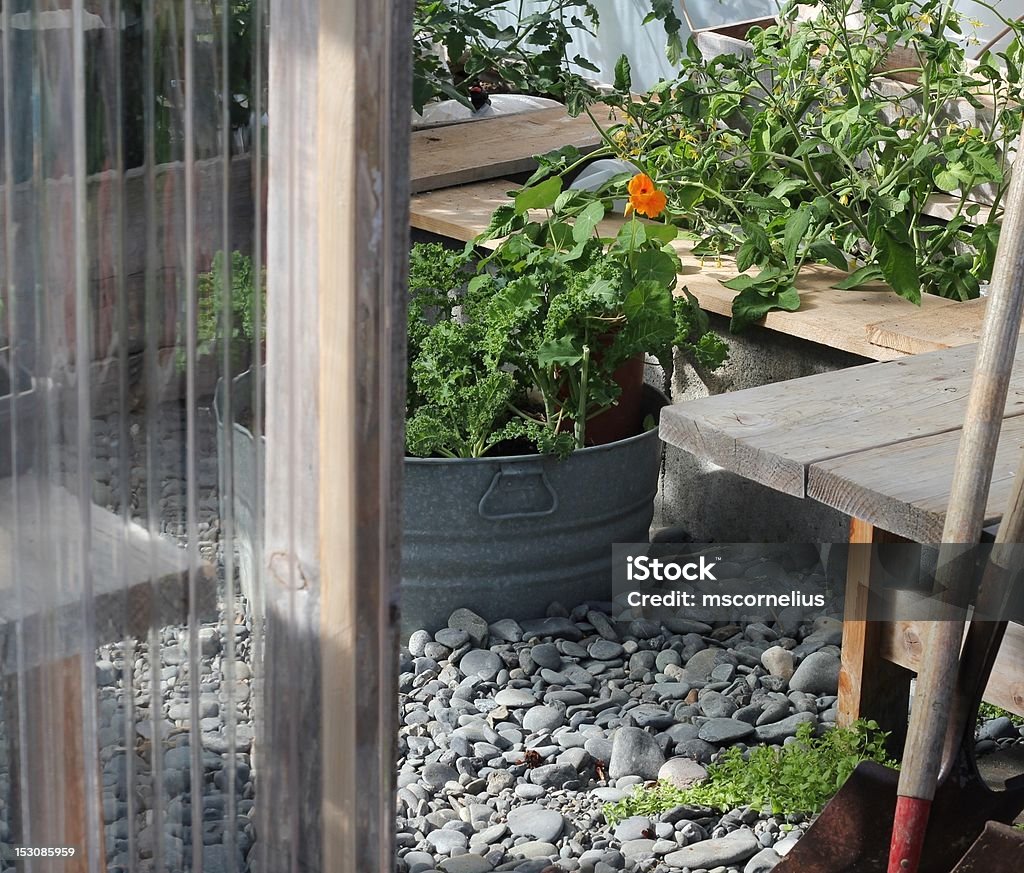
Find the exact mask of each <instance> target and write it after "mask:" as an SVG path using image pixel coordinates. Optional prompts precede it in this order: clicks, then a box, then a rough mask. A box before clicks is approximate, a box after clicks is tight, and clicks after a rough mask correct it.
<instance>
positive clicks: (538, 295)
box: [406, 176, 727, 457]
mask: <svg viewBox="0 0 1024 873" xmlns="http://www.w3.org/2000/svg"><path fill="white" fill-rule="evenodd" d="M630 202H631V204H632V205H634V208H635V209H636V211H638V212H642V213H644V214H646V215H648V216H652V217H653V216H655V215H657V214H658V213H659V212H660V211H661V209H663V208H664V195H662V194H661V192H659V191H657V189H655V188H654V186H653V184H652V183H651V180H650V179H648V178H647V177H640V176H637V177H635V178H634V180H633V181H632V182H631V190H630ZM607 208H608V204H607V203H606V202H605V201H603V200H601V199H600V198H597V197H595V196H594V195H591V194H587V193H584V192H579V191H563V190H562V180H561V178H559V177H558V176H550V177H548V178H546V179H545V180H544V181H542V182H540V183H538V184H537V185H533V186H528V187H526V188H523V189H522V190H520V191H519V192H517V193H516V195H515V199H514V202H513V203H511V204H509V205H508V206H507V207H503V208H501V209H499V210H498V211H497V212H496V213H495V215H494V217H493V219H492V222H491V226H490V227H489V228H488V230H487V231H486V232H485V233H484V234H483V235H482V237H481V238H480V239H478V240H477V241H476V242H484V241H487V240H491V239H501V240H503V241H502V242H500V243H499V244H498V245H497V248H496V249H495V251H494V252H493V253H492V254H491V255H489V256H488V257H487V258H484V259H483V260H482V261H481V262H480V263H479V265H478V267H477V272H476V274H475V275H472V277H471V278H470V276H469V275H468V274H467V270H470V264H471V262H472V261H473V260H474V258H475V256H474V254H473V249H472V246H470V247H468V248H467V251H466V252H464V253H463V255H462V256H461V257H460V256H458V255H455V254H452V253H450V252H446V251H444V250H443V249H441V248H440V247H437V246H435V247H426V248H424V247H417V248H416V249H415V250H414V252H413V255H412V263H411V270H410V290H411V295H412V297H411V302H410V306H409V385H408V403H407V408H406V444H407V449H408V451H409V453H410V454H412V455H416V456H423V457H429V456H432V455H440V456H446V457H480V456H482V455H485V454H487V453H488V452H491V451H492V450H493V449H495V447H497V446H498V445H500V444H502V443H510V442H514V441H517V440H518V441H524V442H525V443H528V444H530V445H532V446H533V447H535V448H536V449H539V450H540V451H541V452H545V453H552V454H557V455H559V456H563V457H564V456H565V455H567V454H569V453H570V452H571V451H572V450H573V449H577V448H582V447H583V446H585V445H587V444H588V443H587V423H588V422H589V421H590V420H591V419H593V418H594V417H595V416H597V415H599V414H600V413H601V412H604V411H605V410H607V409H609V408H610V407H611V406H613V405H614V404H615V403H616V402H617V400H618V398H619V396H620V394H621V391H622V386H621V384H620V383H619V382H618V381H617V373H618V371H619V370H620V367H621V366H622V365H623V364H625V363H626V362H627V361H630V360H632V359H635V358H636V357H637V356H639V355H642V354H644V353H651V354H654V355H657V356H658V357H659V358H660V359H661V360H662V362H663V364H664V365H665V366H666V367H668V366H671V354H672V348H673V346H675V347H677V348H679V349H681V350H682V351H683V352H684V353H686V354H688V355H689V356H690V357H691V358H692V359H693V360H694V361H695V362H696V363H698V364H700V365H702V366H704V367H707V368H709V369H714V368H715V367H717V366H719V365H720V364H721V363H722V361H723V360H724V359H725V357H726V354H727V352H726V349H725V346H724V344H723V343H722V341H721V340H720V339H719V338H718V336H717V335H716V334H714V333H713V332H711V331H710V330H709V327H708V321H707V316H706V315H705V314H704V313H703V312H702V311H701V309H700V307H699V306H698V305H697V303H696V301H695V299H694V298H693V297H692V296H691V295H689V294H688V293H687V292H686V290H685V289H683V290H682V293H681V294H679V295H677V296H673V293H672V292H673V289H674V288H675V285H676V279H677V275H678V272H679V259H678V256H677V255H676V254H675V252H674V250H673V249H672V246H671V242H672V240H674V239H675V236H676V228H675V227H674V226H672V225H666V224H663V223H659V222H653V221H651V222H641V221H639V220H638V219H637V218H636V215H634V217H633V220H631V221H628V222H626V223H625V224H624V225H623V226H622V228H621V229H620V230H619V232H618V233H617V234H616V236H614V237H611V238H606V237H603V236H602V235H601V233H600V230H599V225H600V223H601V221H602V219H603V218H604V216H605V213H606V210H607ZM531 212H535V213H543V214H544V215H545V216H546V217H545V218H543V219H534V218H532V217H531ZM467 280H468V281H467ZM637 424H638V425H639V424H640V423H639V422H637Z"/></svg>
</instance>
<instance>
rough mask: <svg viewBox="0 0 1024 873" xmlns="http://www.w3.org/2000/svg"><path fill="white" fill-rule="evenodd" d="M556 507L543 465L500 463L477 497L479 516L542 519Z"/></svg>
mask: <svg viewBox="0 0 1024 873" xmlns="http://www.w3.org/2000/svg"><path fill="white" fill-rule="evenodd" d="M556 509H558V495H557V494H556V493H555V489H554V488H552V487H551V483H550V482H549V481H548V476H547V473H545V472H544V466H543V465H542V464H502V465H501V467H500V468H499V470H498V472H497V473H495V474H494V478H493V479H491V484H490V487H489V488H488V489H487V491H486V492H485V493H484V496H483V497H481V498H480V505H479V507H478V511H479V513H480V517H481V518H485V519H487V520H488V521H500V520H502V519H506V518H541V517H542V516H545V515H551V513H553V512H554V511H555V510H556Z"/></svg>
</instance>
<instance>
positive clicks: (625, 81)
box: [615, 55, 633, 93]
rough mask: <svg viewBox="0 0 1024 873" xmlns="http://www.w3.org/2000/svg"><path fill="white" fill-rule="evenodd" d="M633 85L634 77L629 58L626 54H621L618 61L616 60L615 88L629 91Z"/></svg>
mask: <svg viewBox="0 0 1024 873" xmlns="http://www.w3.org/2000/svg"><path fill="white" fill-rule="evenodd" d="M632 87H633V79H632V76H631V71H630V66H629V58H627V57H626V56H625V55H619V59H618V61H616V62H615V90H616V91H621V92H623V93H628V92H629V90H630V88H632Z"/></svg>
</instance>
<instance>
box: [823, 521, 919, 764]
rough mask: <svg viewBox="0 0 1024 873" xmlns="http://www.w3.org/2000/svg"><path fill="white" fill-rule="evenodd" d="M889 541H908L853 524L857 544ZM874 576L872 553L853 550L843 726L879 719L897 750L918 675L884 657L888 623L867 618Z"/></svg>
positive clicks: (848, 590)
mask: <svg viewBox="0 0 1024 873" xmlns="http://www.w3.org/2000/svg"><path fill="white" fill-rule="evenodd" d="M884 542H906V541H905V540H904V539H903V538H902V537H897V536H895V535H894V534H890V533H888V532H886V531H883V530H881V529H880V528H877V527H874V526H873V525H871V524H869V523H868V522H865V521H861V520H860V519H856V518H855V519H853V520H852V521H851V522H850V543H851V544H860V543H864V544H871V543H884ZM871 572H872V567H871V550H870V549H866V548H852V549H850V558H849V564H848V567H847V573H846V604H845V608H844V622H843V648H842V666H841V668H840V671H839V712H838V717H837V722H838V723H839V724H840V725H844V726H845V725H849V724H851V723H853V722H855V721H856V720H857V719H860V718H871V719H874V720H875V721H877V722H878V723H879V725H880V726H881V727H882V729H883V730H887V731H890V732H891V734H890V737H889V745H890V748H891V749H892V750H893V751H897V750H899V749H902V748H903V743H904V740H905V739H906V735H907V713H908V709H909V701H910V680H911V678H912V674H911V672H910V671H909V670H906V669H905V668H903V667H901V666H899V665H897V664H893V663H892V662H890V661H887V660H886V659H885V658H884V657H883V655H882V645H881V641H882V639H883V638H884V637H885V635H886V625H885V623H883V622H879V621H866V620H865V617H866V616H867V614H868V598H869V596H870V587H871Z"/></svg>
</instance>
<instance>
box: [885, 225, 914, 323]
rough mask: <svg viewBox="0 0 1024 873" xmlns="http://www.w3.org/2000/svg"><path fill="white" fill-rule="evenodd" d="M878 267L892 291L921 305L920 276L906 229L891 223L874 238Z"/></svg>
mask: <svg viewBox="0 0 1024 873" xmlns="http://www.w3.org/2000/svg"><path fill="white" fill-rule="evenodd" d="M875 247H876V248H877V249H878V266H879V267H880V268H881V270H882V275H883V276H885V281H886V282H888V283H889V285H890V286H891V287H892V290H893V291H895V292H896V293H897V294H899V295H900V297H904V298H906V299H907V300H909V301H910V302H911V303H917V304H919V305H920V303H921V276H920V275H919V273H918V271H917V254H916V252H915V251H914V246H913V244H912V243H911V242H910V239H909V237H908V236H907V231H906V228H905V227H903V225H902V224H899V223H897V222H891V223H890V224H887V225H886V226H885V227H884V228H882V232H881V233H880V234H879V235H878V236H877V237H876V238H875Z"/></svg>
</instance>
